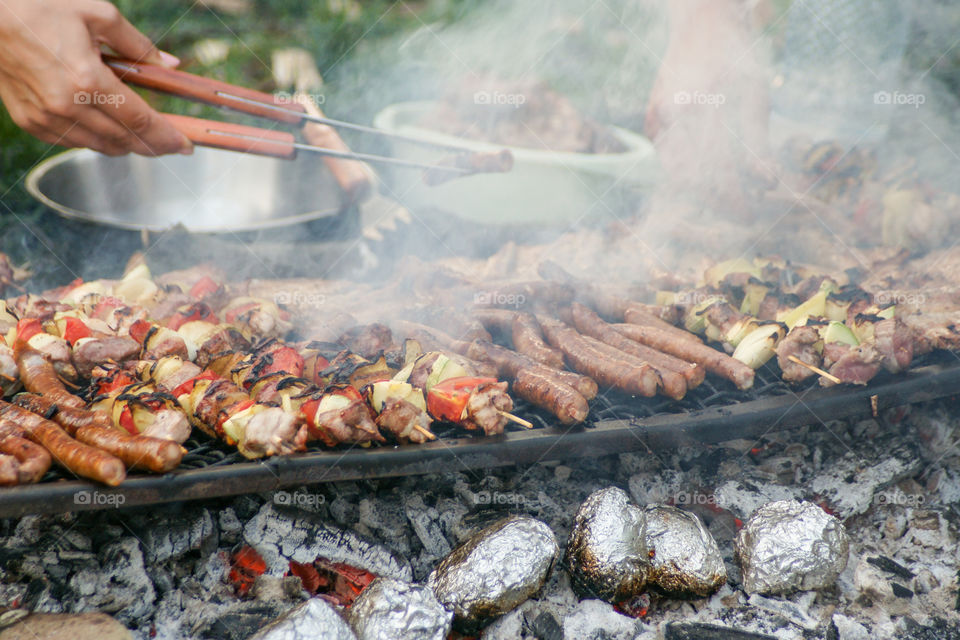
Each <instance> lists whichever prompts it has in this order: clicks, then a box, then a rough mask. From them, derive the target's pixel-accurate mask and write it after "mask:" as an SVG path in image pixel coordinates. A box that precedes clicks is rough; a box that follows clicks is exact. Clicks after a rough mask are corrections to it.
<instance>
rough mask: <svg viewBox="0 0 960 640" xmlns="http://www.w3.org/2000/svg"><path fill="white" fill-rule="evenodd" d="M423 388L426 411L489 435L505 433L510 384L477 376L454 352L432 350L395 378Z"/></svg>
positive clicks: (438, 417)
mask: <svg viewBox="0 0 960 640" xmlns="http://www.w3.org/2000/svg"><path fill="white" fill-rule="evenodd" d="M393 379H394V380H396V381H399V382H406V383H409V384H410V385H411V386H412V387H414V388H417V389H421V390H422V391H423V393H424V395H425V396H426V406H427V412H428V413H429V414H430V415H431V416H432V417H433V418H434V419H437V420H444V421H447V422H452V423H454V424H458V425H460V426H462V427H464V428H465V429H471V430H473V429H479V430H481V431H483V433H484V434H486V435H494V434H499V433H503V429H504V427H505V426H506V425H507V422H508V421H510V419H511V417H512V416H510V415H509V412H510V411H511V410H512V409H513V400H512V399H511V398H510V396H509V395H508V394H507V383H506V382H501V381H499V380H497V379H496V378H486V377H480V376H477V374H476V371H475V370H472V369H470V368H468V367H465V366H464V365H463V363H462V361H461V360H459V359H458V358H456V357H455V354H446V353H443V352H439V351H429V352H427V353H424V354H422V355H421V356H419V357H418V358H416V359H415V360H413V361H412V362H410V363H409V364H408V365H407V366H406V367H404V369H403V370H402V371H400V372H399V373H397V375H396V376H394V378H393Z"/></svg>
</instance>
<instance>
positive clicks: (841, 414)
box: [0, 353, 960, 517]
mask: <svg viewBox="0 0 960 640" xmlns="http://www.w3.org/2000/svg"><path fill="white" fill-rule="evenodd" d="M757 373H758V376H757V381H756V383H755V385H754V388H752V389H750V390H749V391H746V392H743V391H738V390H737V389H735V388H734V387H733V385H732V384H730V383H727V382H725V381H720V380H715V379H708V380H707V381H705V382H704V383H703V384H702V385H701V386H699V387H698V388H696V389H695V390H693V391H692V392H691V393H690V394H689V395H688V396H687V397H686V398H684V400H682V401H680V402H677V401H672V400H669V399H664V398H654V399H649V400H648V399H634V398H630V397H627V396H623V395H620V394H614V393H608V394H606V395H603V396H599V397H598V399H597V405H598V406H597V407H596V408H595V409H594V411H593V414H592V415H591V418H590V420H589V422H588V423H587V424H586V425H583V426H578V427H559V426H555V424H554V423H555V421H554V420H553V419H552V418H551V417H550V416H549V415H547V414H545V413H543V412H542V411H540V410H538V409H536V408H534V407H531V406H529V405H526V404H524V403H522V401H520V402H518V404H517V407H516V411H517V412H518V413H519V414H520V415H523V416H526V417H528V418H529V419H530V420H531V421H532V422H534V424H535V425H536V426H535V428H534V429H531V430H524V429H518V428H514V429H512V430H510V431H508V432H507V433H504V434H503V435H502V436H498V437H487V438H474V437H468V436H467V432H466V431H464V430H460V429H456V428H453V427H450V428H447V429H446V430H444V429H442V428H438V429H436V434H437V435H438V436H439V440H438V441H437V442H432V443H428V444H421V445H407V446H397V447H379V448H374V449H365V448H362V447H349V448H339V449H335V450H332V451H331V450H329V449H321V448H319V447H316V446H314V447H312V448H311V449H310V450H309V451H308V452H306V453H303V454H299V455H294V456H281V457H274V458H269V459H267V460H263V461H257V462H249V461H245V460H244V458H243V457H242V456H241V455H240V454H239V453H237V452H236V450H233V451H231V450H230V449H229V448H227V447H226V446H224V445H223V444H222V443H221V442H219V441H215V440H211V439H208V438H203V437H201V438H194V439H191V440H189V441H187V443H186V447H187V449H188V453H187V455H185V456H184V458H183V462H182V463H181V466H180V468H179V469H178V470H177V471H174V472H172V473H168V474H166V475H164V476H147V475H131V476H130V477H128V478H127V480H126V481H125V482H124V483H123V484H122V485H120V486H119V487H116V488H110V487H104V486H103V485H98V484H94V483H90V482H86V481H80V480H72V479H69V478H67V477H66V476H65V475H64V474H63V472H62V471H60V470H59V469H52V470H51V471H50V472H49V473H48V474H47V476H46V477H45V478H44V480H43V482H41V483H39V484H35V485H24V486H19V487H12V488H8V489H4V490H3V491H2V492H0V517H12V516H21V515H25V514H31V513H60V512H66V511H86V510H96V509H112V508H116V507H117V506H120V505H122V506H135V505H149V504H159V503H164V502H173V501H181V500H197V499H202V498H212V497H221V496H230V495H238V494H243V493H255V492H263V491H270V490H274V489H280V488H284V487H293V486H299V485H302V484H311V483H321V482H336V481H341V480H357V479H365V478H382V477H394V476H406V475H419V474H424V473H438V472H447V471H463V470H470V469H486V468H491V467H500V466H509V465H514V464H529V463H535V462H537V461H542V460H558V459H563V458H571V457H581V456H601V455H607V454H611V453H620V452H626V451H645V450H646V451H650V450H657V449H666V448H672V447H678V446H695V445H709V444H712V443H717V442H724V441H729V440H734V439H738V438H760V437H762V436H763V435H764V434H766V433H771V432H776V431H784V430H787V429H793V428H797V427H800V426H804V425H815V424H823V423H825V422H826V421H828V420H836V419H841V418H851V417H858V416H863V417H869V416H871V415H876V414H878V413H879V412H882V411H885V410H887V409H890V408H893V407H898V406H903V405H909V404H914V403H921V402H928V401H931V400H935V399H938V398H944V397H948V396H951V395H953V394H954V393H955V392H956V389H957V388H958V385H960V361H958V360H957V359H956V358H955V357H954V356H953V355H952V354H946V353H939V354H934V355H931V356H929V357H928V358H927V359H926V361H925V363H924V364H921V365H920V366H915V367H913V368H911V369H910V370H909V371H908V372H906V373H903V374H899V375H890V374H882V375H881V376H878V378H877V379H876V380H875V381H874V382H873V383H872V384H870V385H869V386H866V387H835V388H832V389H821V388H819V387H818V386H817V385H816V384H815V383H809V384H806V385H804V386H802V387H799V388H797V387H790V386H788V385H787V384H786V383H784V382H783V381H782V380H781V379H780V372H779V370H778V368H777V367H776V366H773V365H768V366H765V367H763V368H761V369H759V370H758V372H757Z"/></svg>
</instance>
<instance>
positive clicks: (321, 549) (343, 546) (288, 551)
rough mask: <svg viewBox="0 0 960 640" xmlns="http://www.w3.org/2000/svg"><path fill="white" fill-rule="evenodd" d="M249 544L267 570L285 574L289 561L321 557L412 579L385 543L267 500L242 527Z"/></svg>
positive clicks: (305, 560)
mask: <svg viewBox="0 0 960 640" xmlns="http://www.w3.org/2000/svg"><path fill="white" fill-rule="evenodd" d="M243 537H244V540H246V542H247V544H249V545H250V546H251V547H253V548H254V549H256V550H257V552H258V553H259V554H260V555H261V556H262V557H263V559H264V561H266V563H267V571H268V572H270V573H272V574H273V575H283V574H284V573H285V572H286V571H287V569H288V567H289V561H290V560H294V561H296V562H301V563H310V562H313V561H314V560H316V559H317V558H318V557H319V558H325V559H327V560H330V561H332V562H343V563H346V564H348V565H351V566H354V567H357V568H360V569H364V570H366V571H369V572H370V573H373V574H374V575H377V576H381V577H387V578H396V579H398V580H405V581H410V579H411V578H412V572H411V570H410V565H409V564H408V563H407V562H406V561H404V560H401V559H399V558H397V557H396V556H394V555H393V554H392V553H391V552H390V551H388V550H387V549H386V548H384V547H383V546H381V545H379V544H376V543H373V542H370V541H368V540H366V539H364V538H363V537H361V536H359V535H357V534H356V533H354V532H353V531H350V530H349V529H337V528H334V527H331V526H329V525H327V524H325V523H324V522H322V521H319V520H318V519H316V518H315V517H314V516H313V514H307V513H300V514H287V513H281V512H279V511H277V509H275V508H274V506H273V504H271V503H269V502H268V503H266V504H264V505H263V507H261V509H260V511H259V512H258V513H257V515H256V516H254V517H253V518H252V519H251V520H250V521H249V522H247V525H246V526H245V527H244V530H243Z"/></svg>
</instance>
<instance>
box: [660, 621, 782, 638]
mask: <svg viewBox="0 0 960 640" xmlns="http://www.w3.org/2000/svg"><path fill="white" fill-rule="evenodd" d="M663 639H664V640H777V638H776V637H775V636H769V635H766V634H763V633H753V632H750V631H739V630H737V629H731V628H729V627H721V626H718V625H715V624H704V623H699V622H691V623H686V622H685V623H682V624H678V623H670V624H668V625H667V628H666V631H665V632H664V634H663Z"/></svg>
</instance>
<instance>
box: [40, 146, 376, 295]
mask: <svg viewBox="0 0 960 640" xmlns="http://www.w3.org/2000/svg"><path fill="white" fill-rule="evenodd" d="M26 187H27V190H28V191H29V192H30V194H31V195H33V196H34V197H35V198H36V199H37V200H39V201H40V202H42V203H44V204H45V205H46V206H47V207H49V208H50V209H52V210H53V211H54V212H56V213H57V214H59V215H60V216H63V218H64V219H65V220H60V221H57V222H54V221H53V220H51V221H50V224H46V221H45V220H42V221H41V226H42V228H43V232H44V233H45V234H47V235H49V236H50V237H51V239H52V240H51V241H52V242H53V243H55V244H56V250H57V253H58V255H59V257H61V259H63V260H64V261H65V262H67V263H68V264H69V265H70V267H71V268H72V269H74V270H76V271H77V272H78V273H80V274H81V275H82V276H83V277H105V276H106V275H109V271H110V269H109V268H108V267H109V266H114V267H115V266H116V265H117V263H119V266H120V267H122V262H123V261H124V259H125V256H126V255H128V254H129V253H130V252H132V251H134V250H136V249H141V250H144V251H145V252H147V257H148V259H149V260H150V262H151V264H154V265H156V267H157V268H159V269H166V268H179V267H183V266H185V265H188V264H194V263H196V262H200V261H203V260H213V261H216V262H217V263H219V264H221V265H222V266H224V267H225V268H228V269H239V270H240V271H241V273H242V275H244V276H253V275H292V274H305V275H319V273H318V272H322V271H323V270H324V265H325V264H326V263H332V262H333V261H334V260H339V259H342V255H343V250H342V247H343V241H344V240H346V239H349V238H353V237H355V236H356V235H357V233H358V229H359V225H358V224H357V223H356V215H354V214H355V211H354V210H353V209H352V208H350V207H349V206H346V205H345V204H344V203H343V201H342V192H341V190H340V189H339V188H338V186H337V184H336V182H335V181H334V179H333V177H332V175H331V174H330V173H329V171H327V169H326V167H325V166H324V164H323V162H322V160H321V159H319V158H315V157H309V156H304V157H300V158H297V159H296V160H292V161H291V160H278V159H274V158H265V157H260V156H253V155H246V154H240V153H232V152H228V151H220V150H216V149H205V148H197V149H196V150H195V151H194V154H193V155H192V156H179V155H174V156H164V157H160V158H146V157H142V156H136V155H129V156H123V157H116V158H113V157H108V156H104V155H102V154H99V153H96V152H94V151H90V150H88V149H75V150H72V151H67V152H65V153H61V154H59V155H57V156H54V157H52V158H50V159H48V160H46V161H44V162H42V163H40V164H39V165H38V166H37V167H36V168H34V169H33V170H32V171H31V172H30V173H29V175H28V176H27V178H26ZM338 247H340V250H339V251H338V250H337V248H338ZM334 254H335V255H334ZM104 258H107V261H108V263H109V264H108V265H104V264H103V263H104Z"/></svg>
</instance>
